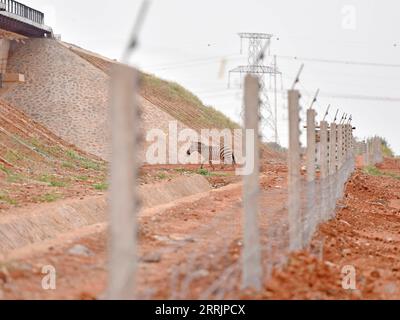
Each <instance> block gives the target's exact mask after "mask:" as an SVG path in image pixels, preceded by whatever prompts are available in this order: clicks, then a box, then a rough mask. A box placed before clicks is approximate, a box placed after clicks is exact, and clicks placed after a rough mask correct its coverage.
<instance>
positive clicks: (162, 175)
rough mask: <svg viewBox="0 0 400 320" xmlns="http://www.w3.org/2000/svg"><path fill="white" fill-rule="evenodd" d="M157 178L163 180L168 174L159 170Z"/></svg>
mask: <svg viewBox="0 0 400 320" xmlns="http://www.w3.org/2000/svg"><path fill="white" fill-rule="evenodd" d="M157 178H158V179H160V180H165V179H167V178H168V176H167V174H166V173H164V172H161V173H158V174H157Z"/></svg>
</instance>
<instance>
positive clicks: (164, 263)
mask: <svg viewBox="0 0 400 320" xmlns="http://www.w3.org/2000/svg"><path fill="white" fill-rule="evenodd" d="M384 166H385V170H388V171H390V170H391V169H392V167H393V170H394V171H395V170H396V167H394V166H393V165H392V164H391V162H390V161H387V162H385V164H384ZM155 169H156V170H157V172H158V171H159V170H167V171H166V173H168V172H169V170H174V169H172V168H155ZM265 169H267V170H266V172H264V176H263V178H262V187H263V190H268V191H271V192H276V193H277V195H279V194H281V193H284V192H285V191H284V188H285V183H286V175H287V171H286V168H285V166H284V165H279V164H271V165H268V166H267V167H266V168H265ZM146 170H150V169H149V168H147V169H146V168H144V171H146ZM187 170H191V168H187ZM179 173H180V174H181V173H182V170H179ZM158 178H162V180H163V179H165V176H164V175H161V176H159V177H158ZM208 178H209V179H210V181H211V183H213V184H214V186H215V190H213V191H211V193H210V194H209V195H208V196H206V197H203V198H200V199H198V198H196V199H194V198H193V200H191V199H186V201H184V202H182V201H177V202H176V203H175V204H173V205H172V206H170V207H169V208H167V209H165V208H164V209H160V210H155V212H154V213H153V214H152V215H143V216H141V217H140V219H139V222H140V230H139V239H140V244H139V246H140V254H139V258H140V259H139V269H138V277H137V279H138V280H137V281H138V283H137V287H138V288H139V289H138V297H139V298H142V299H151V298H153V299H154V298H156V299H158V298H183V299H187V298H220V297H227V298H229V297H239V298H244V299H246V298H251V299H254V298H256V299H384V298H385V299H399V298H400V259H399V250H400V180H399V179H397V178H396V176H389V175H383V176H371V175H367V174H365V173H364V172H363V171H362V170H361V169H357V171H356V172H355V174H354V175H353V177H352V178H351V180H350V181H349V182H348V184H347V187H346V196H345V198H344V199H343V201H342V202H341V203H339V205H338V209H337V210H338V211H337V217H336V218H335V219H333V220H331V221H329V222H327V223H325V224H323V225H321V226H320V228H319V230H318V232H317V234H316V235H315V237H314V239H313V241H312V243H311V246H310V250H308V251H304V252H300V253H296V254H293V255H291V256H290V257H289V259H288V262H287V264H286V266H285V267H283V268H282V269H281V270H279V271H274V273H273V275H272V278H271V279H269V280H268V281H267V280H266V281H265V285H264V289H263V290H262V292H261V293H254V292H245V293H244V292H241V291H239V290H238V286H239V283H240V272H239V269H238V268H237V267H238V266H240V252H241V247H242V234H241V228H242V224H241V192H242V190H241V185H240V184H238V183H237V182H238V181H237V180H235V179H236V178H234V177H232V174H231V173H230V172H229V171H226V172H222V173H221V174H220V175H218V174H217V175H214V176H210V177H208ZM275 202H276V203H275V204H276V205H278V204H280V203H281V202H282V199H280V198H279V197H278V196H277V197H275ZM321 244H322V247H321ZM77 245H83V246H84V247H85V249H87V250H83V252H75V251H76V250H75V251H74V250H71V249H74V248H76V246H77ZM315 248H322V250H320V252H319V254H315V252H317V251H318V250H315ZM78 251H79V250H78ZM46 265H52V266H54V267H55V268H56V270H57V289H56V290H54V291H45V290H43V289H42V287H41V281H42V278H43V274H42V272H41V271H42V267H43V266H46ZM348 265H351V266H354V267H355V270H356V287H357V290H353V291H348V290H344V289H343V288H342V285H341V282H342V274H341V271H342V268H343V267H344V266H348ZM106 270H107V234H106V232H105V230H99V231H98V232H94V233H92V234H89V235H88V234H87V233H82V234H79V231H77V232H76V233H74V234H73V235H71V237H70V238H68V237H65V238H63V239H61V240H60V241H59V242H55V243H53V244H51V245H50V246H48V247H47V248H46V249H45V250H42V249H40V250H35V251H32V253H31V254H29V255H27V256H24V257H21V258H20V259H17V260H14V261H9V262H7V263H3V264H2V265H0V297H1V298H4V299H99V298H102V297H104V290H105V287H106V284H107V273H106ZM219 280H220V281H221V283H219V284H218V281H219ZM221 288H224V290H221Z"/></svg>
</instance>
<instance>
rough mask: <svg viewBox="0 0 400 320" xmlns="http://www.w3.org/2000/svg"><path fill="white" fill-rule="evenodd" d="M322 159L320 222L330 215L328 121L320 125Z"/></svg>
mask: <svg viewBox="0 0 400 320" xmlns="http://www.w3.org/2000/svg"><path fill="white" fill-rule="evenodd" d="M319 134H320V140H321V141H320V145H321V147H320V152H321V154H320V159H321V169H320V170H321V173H320V182H321V190H320V192H321V197H322V201H321V212H320V222H322V221H325V218H326V217H327V215H328V211H329V210H328V201H327V199H326V196H327V194H328V188H327V187H329V185H328V174H329V167H328V123H327V122H326V121H321V123H320V133H319Z"/></svg>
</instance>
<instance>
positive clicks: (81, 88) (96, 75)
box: [3, 39, 110, 158]
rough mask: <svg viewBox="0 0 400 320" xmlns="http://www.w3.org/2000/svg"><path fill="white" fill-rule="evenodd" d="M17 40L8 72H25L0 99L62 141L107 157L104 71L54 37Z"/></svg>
mask: <svg viewBox="0 0 400 320" xmlns="http://www.w3.org/2000/svg"><path fill="white" fill-rule="evenodd" d="M24 42H25V43H20V44H16V45H15V46H14V49H13V51H12V52H11V54H10V57H9V61H8V71H9V72H18V73H22V74H24V75H25V83H24V84H21V85H18V86H15V87H13V88H11V89H10V90H9V91H8V92H7V93H5V95H4V96H3V99H4V100H6V101H7V102H9V103H11V104H13V105H15V106H16V107H18V108H20V109H21V110H22V111H24V112H26V113H27V114H28V115H29V116H30V117H32V118H33V119H34V120H36V121H38V122H40V123H41V124H43V125H45V126H46V127H47V128H49V129H50V130H51V131H53V132H54V133H55V134H57V135H58V136H60V137H61V138H63V139H64V140H66V141H68V142H70V143H73V144H74V145H76V146H77V147H79V148H80V149H82V150H85V151H87V152H90V153H92V154H94V155H97V156H99V157H102V158H106V155H107V154H109V152H110V150H109V143H108V140H109V139H108V88H109V83H108V82H109V81H108V80H109V79H108V77H107V75H105V74H104V73H103V72H101V71H100V70H99V69H98V68H96V67H94V66H93V65H92V64H90V63H89V62H87V61H85V60H83V59H81V58H80V57H79V56H77V55H76V54H74V53H73V52H71V51H70V50H68V49H67V48H65V47H63V46H61V45H60V44H59V43H58V42H57V41H55V40H52V39H29V40H26V41H24Z"/></svg>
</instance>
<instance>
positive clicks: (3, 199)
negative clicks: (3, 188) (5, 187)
mask: <svg viewBox="0 0 400 320" xmlns="http://www.w3.org/2000/svg"><path fill="white" fill-rule="evenodd" d="M0 202H5V203H7V204H10V205H13V206H16V205H17V204H18V202H17V200H15V199H12V198H11V197H10V196H9V195H8V194H5V193H4V192H0Z"/></svg>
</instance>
